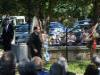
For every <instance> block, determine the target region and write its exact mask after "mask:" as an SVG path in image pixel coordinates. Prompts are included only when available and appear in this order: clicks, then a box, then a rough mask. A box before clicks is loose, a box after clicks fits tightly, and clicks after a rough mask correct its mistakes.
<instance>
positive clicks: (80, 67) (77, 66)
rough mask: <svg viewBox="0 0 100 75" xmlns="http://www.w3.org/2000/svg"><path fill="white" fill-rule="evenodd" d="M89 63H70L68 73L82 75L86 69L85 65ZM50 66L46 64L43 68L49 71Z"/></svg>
mask: <svg viewBox="0 0 100 75" xmlns="http://www.w3.org/2000/svg"><path fill="white" fill-rule="evenodd" d="M89 63H90V61H85V60H83V61H71V62H68V71H70V72H74V73H76V74H78V75H83V74H84V72H85V69H86V67H87V65H88V64H89ZM50 66H51V64H50V63H49V64H46V65H45V66H44V67H45V68H46V69H47V70H49V69H50Z"/></svg>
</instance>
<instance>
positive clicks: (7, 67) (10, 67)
mask: <svg viewBox="0 0 100 75" xmlns="http://www.w3.org/2000/svg"><path fill="white" fill-rule="evenodd" d="M15 67H16V65H15V62H14V55H13V53H12V52H10V51H8V52H4V54H3V55H2V57H1V64H0V75H15Z"/></svg>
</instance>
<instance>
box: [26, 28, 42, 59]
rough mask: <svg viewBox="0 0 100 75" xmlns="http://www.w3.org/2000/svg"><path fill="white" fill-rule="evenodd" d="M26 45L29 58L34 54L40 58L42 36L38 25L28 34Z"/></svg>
mask: <svg viewBox="0 0 100 75" xmlns="http://www.w3.org/2000/svg"><path fill="white" fill-rule="evenodd" d="M27 45H28V48H29V59H31V58H32V57H34V56H39V57H41V58H42V55H41V52H42V51H41V48H42V37H41V33H40V27H39V26H36V27H34V32H33V33H31V34H30V36H29V40H28V42H27Z"/></svg>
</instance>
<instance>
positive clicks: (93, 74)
mask: <svg viewBox="0 0 100 75" xmlns="http://www.w3.org/2000/svg"><path fill="white" fill-rule="evenodd" d="M84 75H100V56H99V55H93V57H92V63H90V64H89V65H88V66H87V68H86V70H85V73H84Z"/></svg>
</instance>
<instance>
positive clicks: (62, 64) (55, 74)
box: [50, 56, 68, 75]
mask: <svg viewBox="0 0 100 75" xmlns="http://www.w3.org/2000/svg"><path fill="white" fill-rule="evenodd" d="M67 67H68V66H67V61H66V59H65V58H64V57H62V56H61V57H59V58H58V60H57V61H56V62H55V63H54V64H53V65H52V66H51V67H50V75H66V70H67Z"/></svg>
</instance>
